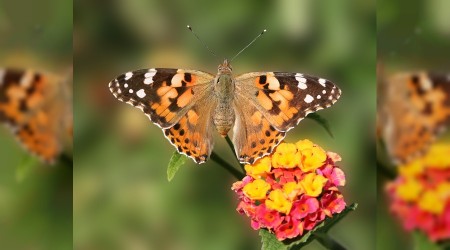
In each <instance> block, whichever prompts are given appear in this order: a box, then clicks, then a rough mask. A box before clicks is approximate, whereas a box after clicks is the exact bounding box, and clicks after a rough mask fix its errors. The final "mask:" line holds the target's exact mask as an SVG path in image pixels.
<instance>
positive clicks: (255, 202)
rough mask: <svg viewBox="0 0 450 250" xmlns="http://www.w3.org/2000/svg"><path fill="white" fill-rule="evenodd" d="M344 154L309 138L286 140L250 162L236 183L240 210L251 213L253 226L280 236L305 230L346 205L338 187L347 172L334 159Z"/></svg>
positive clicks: (300, 233)
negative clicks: (289, 141)
mask: <svg viewBox="0 0 450 250" xmlns="http://www.w3.org/2000/svg"><path fill="white" fill-rule="evenodd" d="M340 160H341V158H340V156H339V155H337V154H336V153H332V152H328V153H327V152H325V151H324V150H323V149H322V148H321V147H319V146H317V145H315V144H313V143H312V142H311V141H309V140H300V141H298V142H297V143H295V144H293V143H284V142H283V143H281V144H280V145H279V146H278V147H277V148H276V150H275V151H274V153H272V155H270V156H266V157H264V158H261V159H259V160H258V161H257V162H255V163H254V164H253V165H246V166H245V171H246V176H245V177H244V178H243V179H242V181H238V182H236V183H234V184H233V187H232V189H233V190H234V191H235V192H236V193H237V195H238V197H239V200H240V202H239V205H238V207H237V211H238V212H239V213H242V214H245V215H247V216H248V217H250V219H251V226H252V228H253V229H255V230H257V229H260V228H267V229H268V230H269V231H270V232H272V233H274V234H275V236H276V237H277V239H278V240H284V239H292V238H295V237H297V236H301V235H303V233H304V232H305V230H312V229H313V228H314V227H315V225H316V224H318V223H320V222H321V221H323V220H324V219H325V218H326V217H327V216H328V217H332V216H333V214H336V213H340V212H341V211H342V210H343V209H344V208H345V201H344V197H343V196H342V194H341V193H340V192H339V190H338V186H344V185H345V176H344V172H343V171H342V170H341V169H340V168H338V167H337V166H336V165H335V163H336V162H337V161H340Z"/></svg>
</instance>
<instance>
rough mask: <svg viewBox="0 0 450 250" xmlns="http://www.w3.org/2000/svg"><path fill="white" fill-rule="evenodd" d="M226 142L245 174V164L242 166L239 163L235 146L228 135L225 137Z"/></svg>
mask: <svg viewBox="0 0 450 250" xmlns="http://www.w3.org/2000/svg"><path fill="white" fill-rule="evenodd" d="M225 140H226V141H227V144H228V146H229V147H230V149H231V152H233V155H234V158H235V159H236V160H237V163H238V164H239V166H240V167H241V169H242V171H244V172H245V169H244V164H241V163H240V162H239V160H238V157H237V155H236V152H235V151H234V145H233V142H231V139H230V137H228V135H227V136H225Z"/></svg>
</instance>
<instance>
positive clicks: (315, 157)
mask: <svg viewBox="0 0 450 250" xmlns="http://www.w3.org/2000/svg"><path fill="white" fill-rule="evenodd" d="M326 159H327V154H326V152H325V151H324V150H323V149H322V148H320V147H318V146H314V147H312V148H309V149H304V150H302V164H301V165H300V169H301V170H302V171H303V172H312V171H314V170H316V169H317V168H319V167H321V166H322V165H323V163H324V162H325V160H326Z"/></svg>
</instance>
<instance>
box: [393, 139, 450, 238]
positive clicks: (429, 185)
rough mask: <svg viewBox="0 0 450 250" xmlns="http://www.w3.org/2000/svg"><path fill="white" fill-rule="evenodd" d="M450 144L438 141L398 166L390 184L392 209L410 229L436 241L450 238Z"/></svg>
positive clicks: (408, 229)
mask: <svg viewBox="0 0 450 250" xmlns="http://www.w3.org/2000/svg"><path fill="white" fill-rule="evenodd" d="M449 155H450V145H448V144H435V145H433V146H432V147H431V149H430V150H429V152H428V153H427V154H426V155H425V156H424V157H422V158H420V159H417V160H414V161H412V162H410V163H408V164H407V165H404V166H400V167H399V176H398V177H397V178H396V179H395V180H394V181H392V182H390V183H388V185H387V192H388V194H389V197H390V202H391V204H390V209H391V211H392V212H393V213H394V214H395V215H396V216H397V217H398V218H400V220H401V222H402V224H403V227H404V228H405V229H406V230H407V231H411V230H416V229H418V230H421V231H423V232H424V233H425V234H427V235H428V237H429V238H430V239H431V240H433V241H438V240H446V239H450V157H449Z"/></svg>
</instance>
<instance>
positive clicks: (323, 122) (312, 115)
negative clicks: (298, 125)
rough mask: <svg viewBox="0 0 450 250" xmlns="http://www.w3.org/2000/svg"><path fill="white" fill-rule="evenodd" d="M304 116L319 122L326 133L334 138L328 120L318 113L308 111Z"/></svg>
mask: <svg viewBox="0 0 450 250" xmlns="http://www.w3.org/2000/svg"><path fill="white" fill-rule="evenodd" d="M306 118H309V119H312V120H314V121H316V122H317V123H319V124H320V125H321V126H322V127H323V128H324V129H325V130H326V131H327V133H328V134H329V135H330V136H331V137H332V138H334V136H333V133H332V132H331V128H330V124H329V123H328V121H327V120H326V119H325V118H323V117H322V116H320V115H318V114H317V113H310V114H308V115H307V116H306Z"/></svg>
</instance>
